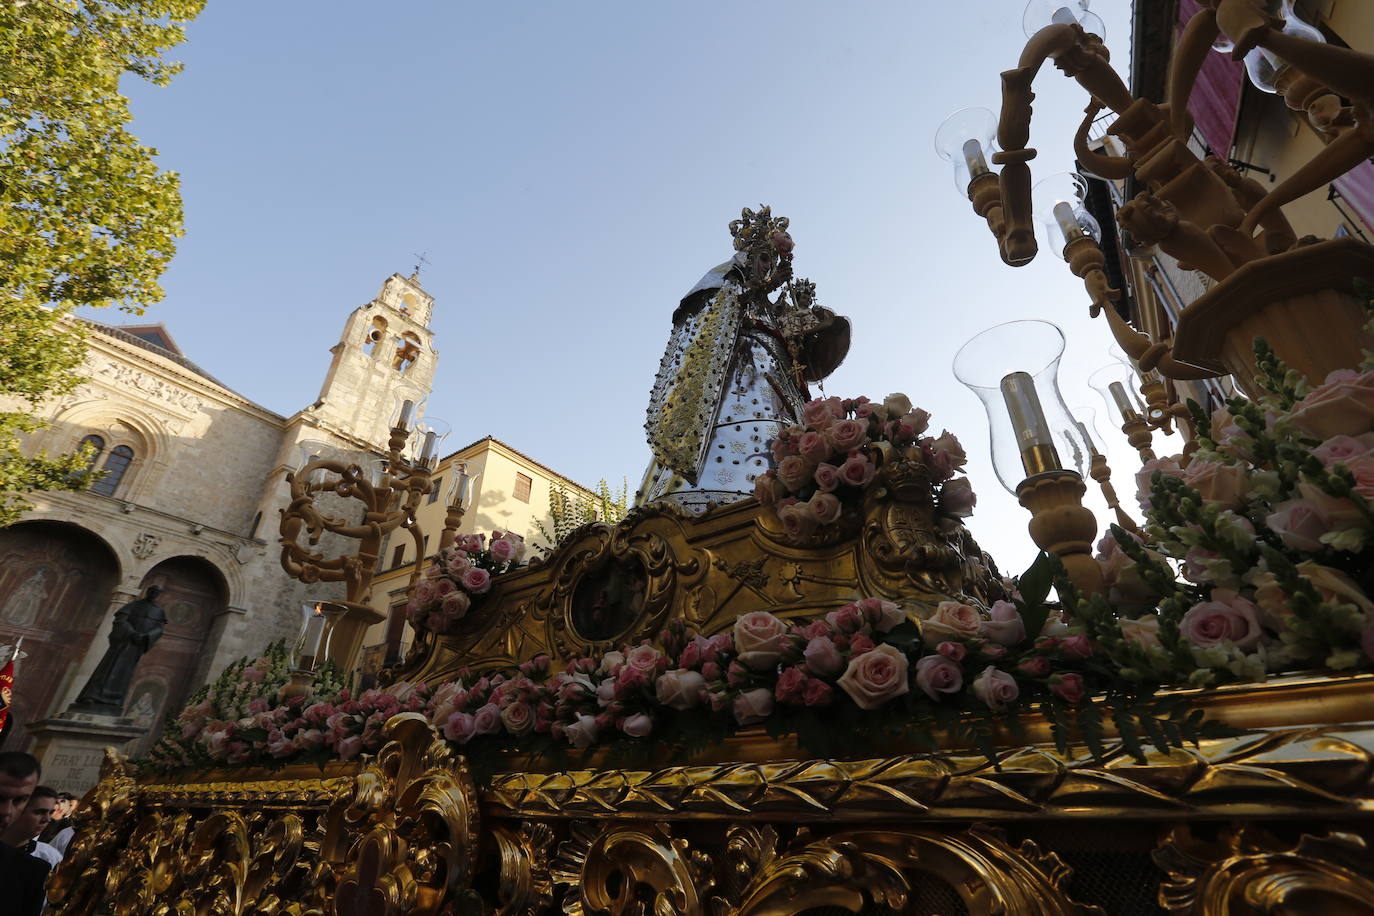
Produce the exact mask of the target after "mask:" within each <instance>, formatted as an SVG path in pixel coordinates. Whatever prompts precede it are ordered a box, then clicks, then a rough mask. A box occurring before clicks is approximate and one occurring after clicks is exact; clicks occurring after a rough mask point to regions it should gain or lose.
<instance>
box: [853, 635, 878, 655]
mask: <svg viewBox="0 0 1374 916" xmlns="http://www.w3.org/2000/svg"><path fill="white" fill-rule="evenodd" d="M875 645H877V643H875V642H874V641H873V639H872V637H870V636H869V635H868V634H867V633H855V634H854V635H853V636H851V637H850V638H849V655H850V657H853V656H855V655H859V654H861V653H864V652H867V651H869V650H870V649H872V648H873V647H874V646H875Z"/></svg>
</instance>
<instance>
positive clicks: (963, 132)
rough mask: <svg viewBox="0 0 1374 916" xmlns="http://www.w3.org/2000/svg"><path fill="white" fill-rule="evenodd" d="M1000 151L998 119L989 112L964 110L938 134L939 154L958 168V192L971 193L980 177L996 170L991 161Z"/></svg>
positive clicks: (944, 124) (956, 188)
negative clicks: (973, 183) (971, 186)
mask: <svg viewBox="0 0 1374 916" xmlns="http://www.w3.org/2000/svg"><path fill="white" fill-rule="evenodd" d="M996 151H997V116H996V115H995V114H993V113H992V112H991V111H989V110H988V109H986V108H960V109H959V110H958V111H956V112H954V114H952V115H950V116H949V117H947V118H945V119H944V121H942V122H941V123H940V126H939V128H938V129H937V130H936V131H935V152H937V153H939V154H940V158H941V159H944V160H945V161H946V162H949V163H950V164H952V165H953V166H954V188H955V190H957V191H958V192H959V193H960V194H967V193H968V186H969V184H970V183H971V182H972V181H973V179H975V178H977V177H978V176H979V175H985V174H987V173H988V172H990V171H992V169H991V168H990V167H989V166H988V161H989V160H990V159H991V158H992V154H993V153H995V152H996Z"/></svg>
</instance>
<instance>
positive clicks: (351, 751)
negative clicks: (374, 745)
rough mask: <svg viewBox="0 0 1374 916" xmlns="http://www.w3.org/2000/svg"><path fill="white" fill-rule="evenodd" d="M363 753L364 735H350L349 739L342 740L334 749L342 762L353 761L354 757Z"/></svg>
mask: <svg viewBox="0 0 1374 916" xmlns="http://www.w3.org/2000/svg"><path fill="white" fill-rule="evenodd" d="M362 751H363V737H362V735H349V736H348V737H347V738H344V739H342V740H341V741H340V742H339V743H338V745H336V746H335V748H334V752H335V753H336V754H338V755H339V759H340V760H352V759H353V758H354V757H357V756H358V755H359V754H361V753H362Z"/></svg>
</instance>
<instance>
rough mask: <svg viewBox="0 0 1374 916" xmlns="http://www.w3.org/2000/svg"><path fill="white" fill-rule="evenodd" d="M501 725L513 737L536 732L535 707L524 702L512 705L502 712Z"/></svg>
mask: <svg viewBox="0 0 1374 916" xmlns="http://www.w3.org/2000/svg"><path fill="white" fill-rule="evenodd" d="M501 724H502V725H504V726H505V727H506V731H507V732H509V733H510V734H512V735H524V734H528V733H529V732H531V731H533V730H534V707H533V706H531V705H530V704H529V703H526V702H525V701H524V700H520V701H518V702H515V703H511V704H510V705H509V706H507V707H506V708H504V709H502V710H501Z"/></svg>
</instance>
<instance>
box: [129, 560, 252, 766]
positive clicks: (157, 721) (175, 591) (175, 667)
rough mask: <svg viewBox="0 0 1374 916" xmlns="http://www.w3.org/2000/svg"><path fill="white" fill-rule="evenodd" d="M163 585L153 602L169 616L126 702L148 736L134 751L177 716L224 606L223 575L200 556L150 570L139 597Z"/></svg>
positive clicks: (148, 743)
mask: <svg viewBox="0 0 1374 916" xmlns="http://www.w3.org/2000/svg"><path fill="white" fill-rule="evenodd" d="M150 585H160V586H162V594H160V595H159V596H158V599H157V603H158V604H160V605H161V606H162V609H163V611H165V612H166V614H167V627H166V629H165V630H164V631H163V633H162V638H161V639H159V640H158V641H157V642H156V643H154V644H153V647H152V648H151V649H149V650H148V652H147V653H146V654H144V656H143V657H142V658H141V659H139V662H138V667H137V668H135V669H134V676H133V680H132V681H130V682H129V683H130V686H129V694H128V696H127V697H125V699H124V715H125V716H128V717H129V718H132V719H133V720H134V724H135V725H139V726H141V727H143V728H147V729H148V734H147V735H146V736H145V737H144V738H143V739H142V740H141V741H140V742H139V745H138V746H137V747H136V748H135V749H134V750H135V753H140V754H141V753H143V752H145V751H147V749H148V748H149V747H151V746H152V743H153V742H154V741H156V740H157V738H158V736H159V735H160V734H161V733H162V725H163V721H164V720H165V719H166V717H167V714H168V713H169V712H176V711H179V710H180V709H181V708H182V707H183V706H184V705H185V704H186V698H187V696H188V695H189V694H190V692H191V686H192V684H193V683H195V682H196V680H197V678H198V676H199V675H202V674H203V672H202V671H201V665H202V661H203V658H204V653H205V642H206V639H207V637H208V636H209V635H210V628H211V626H212V625H213V623H214V620H215V617H216V616H218V615H219V614H220V613H221V612H222V611H223V610H224V609H225V607H226V606H227V605H228V598H229V593H228V588H227V587H226V585H225V582H224V576H223V575H222V574H221V573H220V571H219V570H218V569H216V568H215V567H214V565H212V564H211V563H209V562H208V561H206V560H203V559H201V558H200V557H172V558H171V559H168V560H163V561H162V562H161V563H159V564H157V565H156V566H154V567H153V568H152V569H150V570H148V574H147V575H145V576H144V577H143V581H142V583H141V584H140V585H139V594H143V593H144V592H145V591H146V590H147V588H148V586H150Z"/></svg>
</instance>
